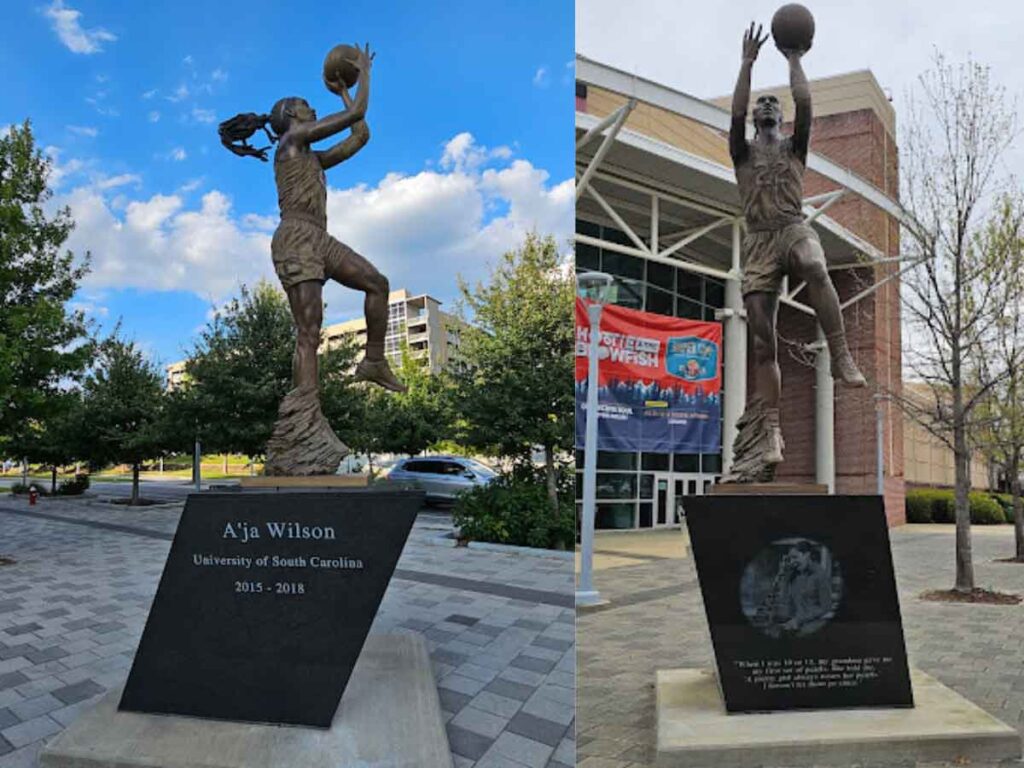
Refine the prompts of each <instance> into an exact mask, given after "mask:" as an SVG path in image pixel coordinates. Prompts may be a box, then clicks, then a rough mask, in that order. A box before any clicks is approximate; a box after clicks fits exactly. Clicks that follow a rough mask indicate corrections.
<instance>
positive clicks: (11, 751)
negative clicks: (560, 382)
mask: <svg viewBox="0 0 1024 768" xmlns="http://www.w3.org/2000/svg"><path fill="white" fill-rule="evenodd" d="M180 510H181V505H180V504H175V505H170V506H164V507H151V508H146V509H142V510H128V509H124V508H116V507H112V506H111V505H109V504H103V503H100V502H98V501H82V500H71V499H59V500H57V499H54V500H49V499H43V500H41V501H40V503H39V504H38V505H36V506H34V507H29V506H28V505H27V503H26V502H25V501H24V499H23V498H22V499H11V498H9V497H8V498H0V555H6V556H8V557H10V558H13V559H14V560H15V561H16V562H15V563H14V564H13V565H0V768H29V766H35V765H36V764H37V755H38V753H39V750H40V749H41V748H42V746H43V744H44V743H45V742H46V740H47V739H48V738H50V737H51V736H53V735H54V734H55V733H57V732H59V731H60V730H61V729H62V728H63V727H65V726H66V725H67V724H68V723H70V722H71V721H72V720H74V718H75V717H76V716H77V715H78V714H79V713H80V712H81V710H82V709H83V708H84V707H87V706H89V704H90V703H91V702H93V701H94V700H95V699H96V697H98V696H99V695H100V694H102V693H103V692H104V691H106V690H107V689H108V688H110V687H113V686H116V685H119V684H121V683H122V682H123V681H124V679H125V677H126V676H127V673H128V669H129V667H130V665H131V660H132V657H133V655H134V652H135V648H136V646H137V644H138V640H139V636H140V634H141V632H142V627H143V624H144V622H145V619H146V616H147V614H148V611H149V605H150V603H151V601H152V599H153V594H154V592H155V590H156V585H157V581H158V580H159V577H160V573H161V571H162V569H163V564H164V560H165V559H166V557H167V551H168V549H169V547H170V539H171V536H172V534H173V532H174V529H175V526H176V524H177V519H178V516H179V514H180ZM448 526H449V523H448V522H447V518H446V517H445V516H444V515H434V514H426V515H421V517H420V519H419V520H417V523H416V526H415V527H414V529H413V533H412V535H411V537H410V540H409V543H408V544H407V546H406V548H405V551H404V552H403V554H402V558H401V560H400V561H399V563H398V570H397V571H396V575H395V578H394V579H393V580H392V582H391V585H390V586H389V588H388V591H387V593H386V595H385V598H384V601H383V603H382V605H381V609H380V612H379V613H378V616H377V619H376V620H375V622H374V625H373V628H372V630H371V631H372V632H375V633H387V632H394V631H400V632H409V631H415V632H421V633H422V634H424V635H425V636H426V638H427V642H428V645H429V647H430V651H431V657H432V659H433V662H434V672H435V677H436V679H437V681H438V692H439V695H440V699H441V705H442V708H443V710H444V714H445V720H446V722H447V728H448V739H449V743H450V745H451V748H452V753H453V757H454V761H455V765H456V766H457V768H468V766H474V765H475V766H479V768H522V767H523V766H531V767H536V768H539V767H543V766H551V767H552V768H563V767H564V766H569V765H573V764H574V753H575V743H574V741H573V732H574V727H573V718H574V714H575V711H574V690H575V667H574V660H575V649H574V646H573V640H574V624H573V622H574V612H573V610H572V607H571V606H572V589H573V586H572V563H571V561H567V560H559V559H555V558H548V557H536V556H531V555H521V554H517V555H511V554H503V553H493V552H478V551H472V550H467V549H452V548H442V547H437V546H432V545H428V544H427V542H426V539H427V538H428V537H435V536H437V534H438V533H439V532H440V531H442V530H444V529H445V528H447V527H448Z"/></svg>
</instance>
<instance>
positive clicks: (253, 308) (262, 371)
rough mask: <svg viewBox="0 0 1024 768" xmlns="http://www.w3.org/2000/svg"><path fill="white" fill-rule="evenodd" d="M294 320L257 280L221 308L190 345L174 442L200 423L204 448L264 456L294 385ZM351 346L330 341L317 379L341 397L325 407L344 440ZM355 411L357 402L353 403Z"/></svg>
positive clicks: (279, 297)
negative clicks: (333, 405)
mask: <svg viewBox="0 0 1024 768" xmlns="http://www.w3.org/2000/svg"><path fill="white" fill-rule="evenodd" d="M294 349H295V326H294V323H293V322H292V315H291V310H290V308H289V306H288V300H287V298H286V297H285V295H284V294H283V293H282V292H281V291H280V290H279V289H277V288H276V287H274V286H272V285H271V284H270V283H268V282H265V281H262V282H260V283H258V284H257V285H256V287H255V288H254V289H252V290H250V289H248V288H246V287H245V286H242V289H241V294H240V296H238V297H237V298H234V299H232V300H231V301H230V302H228V304H227V305H226V306H225V307H224V308H223V309H221V310H219V311H218V312H217V313H216V314H215V315H214V317H213V319H212V320H211V321H210V323H209V324H208V325H207V327H206V328H205V329H204V330H203V332H202V334H201V337H200V340H199V341H198V343H197V344H196V345H195V347H194V349H193V350H192V352H191V354H190V356H189V360H188V363H187V364H186V368H185V373H186V377H187V382H188V383H187V385H186V386H185V387H184V388H183V389H182V391H181V392H179V393H175V395H174V398H173V403H174V407H175V411H176V412H177V413H179V414H180V418H179V419H178V422H179V424H180V425H181V426H180V427H179V430H178V435H177V438H176V441H175V442H176V444H178V445H179V447H180V448H181V449H185V448H186V446H189V445H190V444H191V441H192V439H193V438H194V436H195V434H196V430H198V433H199V436H200V438H201V439H202V442H203V448H204V449H206V450H211V451H214V452H225V453H244V454H246V455H248V456H252V457H258V456H263V455H264V452H265V450H266V444H267V440H268V439H269V438H270V435H271V433H272V432H273V429H274V422H275V421H276V420H277V409H278V406H279V405H280V402H281V399H282V398H283V397H284V396H285V394H286V393H287V392H288V390H289V389H291V381H292V353H293V351H294ZM355 355H356V350H355V348H354V347H353V345H352V344H350V343H341V344H338V345H332V348H331V349H330V350H328V351H326V352H325V353H323V354H321V356H320V377H321V382H322V385H323V386H324V387H325V388H328V389H329V391H330V392H331V393H332V395H333V399H335V400H336V401H337V402H338V403H339V404H341V405H339V407H338V408H335V409H334V411H332V412H330V413H326V412H325V415H327V417H328V420H329V421H331V422H332V426H333V427H334V428H335V430H336V431H338V432H339V435H340V436H341V438H342V439H343V440H344V439H345V434H344V433H345V429H346V427H348V426H349V425H350V423H351V422H350V421H348V419H351V418H353V407H352V406H351V405H349V402H350V401H351V398H349V399H346V397H345V394H346V392H347V390H348V388H349V386H350V384H351V376H350V375H349V374H348V371H349V370H350V369H351V368H352V363H353V361H354V359H355ZM355 410H356V411H358V410H359V409H358V408H355Z"/></svg>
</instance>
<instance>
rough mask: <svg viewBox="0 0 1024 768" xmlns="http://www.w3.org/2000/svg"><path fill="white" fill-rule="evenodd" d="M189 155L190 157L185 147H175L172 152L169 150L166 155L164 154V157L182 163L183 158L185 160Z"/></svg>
mask: <svg viewBox="0 0 1024 768" xmlns="http://www.w3.org/2000/svg"><path fill="white" fill-rule="evenodd" d="M187 157H188V152H186V151H185V148H184V147H175V148H174V149H172V150H171V151H170V152H168V153H167V154H166V155H164V158H165V159H166V160H174V161H175V162H178V163H180V162H181V161H182V160H184V159H185V158H187Z"/></svg>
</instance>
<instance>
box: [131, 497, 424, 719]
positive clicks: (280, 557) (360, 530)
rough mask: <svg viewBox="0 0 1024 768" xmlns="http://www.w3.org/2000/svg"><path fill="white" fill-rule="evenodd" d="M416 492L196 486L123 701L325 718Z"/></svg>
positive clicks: (397, 550)
mask: <svg viewBox="0 0 1024 768" xmlns="http://www.w3.org/2000/svg"><path fill="white" fill-rule="evenodd" d="M422 502H423V495H422V493H419V492H410V491H378V490H371V489H367V490H330V491H301V490H287V491H279V492H273V491H271V492H234V493H232V492H225V493H203V494H196V495H192V496H190V497H189V498H188V501H187V503H186V505H185V509H184V511H183V513H182V516H181V520H180V522H179V524H178V530H177V533H176V534H175V537H174V542H173V544H172V545H171V551H170V554H169V555H168V558H167V564H166V566H165V567H164V573H163V576H162V577H161V579H160V585H159V588H158V590H157V594H156V597H155V598H154V600H153V606H152V609H151V610H150V614H149V618H148V620H147V622H146V627H145V630H144V632H143V635H142V640H141V643H140V645H139V649H138V652H137V653H136V655H135V661H134V664H133V666H132V669H131V673H130V675H129V677H128V682H127V684H126V686H125V689H124V694H123V696H122V698H121V701H120V707H119V708H120V710H122V711H130V712H142V713H151V714H174V715H189V716H193V717H202V718H214V719H221V720H232V721H246V722H257V723H275V724H285V725H305V726H314V727H318V728H329V727H330V725H331V722H332V720H333V718H334V714H335V710H336V709H337V707H338V702H339V701H340V700H341V697H342V694H343V693H344V691H345V687H346V685H347V683H348V680H349V678H350V676H351V674H352V670H353V668H354V666H355V664H356V660H357V659H358V658H359V654H360V651H361V650H362V648H363V643H364V641H365V640H366V635H367V632H368V631H369V628H370V625H371V624H372V622H373V619H374V616H375V615H376V613H377V608H378V606H379V605H380V601H381V599H382V598H383V596H384V591H385V589H386V588H387V585H388V581H389V580H390V579H391V575H392V573H393V572H394V569H395V565H396V563H397V562H398V557H399V555H400V554H401V552H402V549H403V547H404V546H405V542H406V539H407V537H408V535H409V531H410V530H411V528H412V524H413V521H414V520H415V517H416V513H417V511H418V510H419V508H420V506H421V504H422Z"/></svg>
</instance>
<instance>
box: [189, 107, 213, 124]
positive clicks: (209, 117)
mask: <svg viewBox="0 0 1024 768" xmlns="http://www.w3.org/2000/svg"><path fill="white" fill-rule="evenodd" d="M192 119H193V120H195V121H196V122H197V123H215V122H217V113H216V112H214V111H213V110H212V109H201V108H200V107H192Z"/></svg>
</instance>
